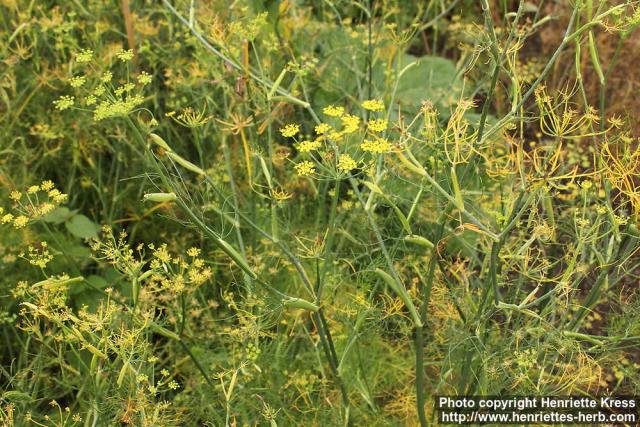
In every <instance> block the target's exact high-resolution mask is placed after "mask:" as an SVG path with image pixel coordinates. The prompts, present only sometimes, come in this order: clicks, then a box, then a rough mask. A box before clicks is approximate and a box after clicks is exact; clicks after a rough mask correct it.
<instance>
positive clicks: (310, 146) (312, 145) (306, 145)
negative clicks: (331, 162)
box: [298, 139, 322, 153]
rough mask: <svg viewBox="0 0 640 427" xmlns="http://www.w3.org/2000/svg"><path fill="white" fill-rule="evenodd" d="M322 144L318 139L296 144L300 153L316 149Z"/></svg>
mask: <svg viewBox="0 0 640 427" xmlns="http://www.w3.org/2000/svg"><path fill="white" fill-rule="evenodd" d="M321 146H322V143H321V142H320V141H319V140H317V139H316V140H314V141H302V142H301V143H299V144H298V151H300V152H301V153H308V152H310V151H314V150H317V149H318V148H320V147H321Z"/></svg>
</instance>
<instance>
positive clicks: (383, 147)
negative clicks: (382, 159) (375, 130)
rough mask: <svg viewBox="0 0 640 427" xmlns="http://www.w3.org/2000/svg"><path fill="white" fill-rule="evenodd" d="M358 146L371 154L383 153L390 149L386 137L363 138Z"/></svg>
mask: <svg viewBox="0 0 640 427" xmlns="http://www.w3.org/2000/svg"><path fill="white" fill-rule="evenodd" d="M360 148H361V149H362V150H363V151H367V152H369V153H373V154H384V153H388V152H389V151H391V144H390V143H389V141H388V140H387V139H386V138H377V139H375V140H371V139H365V140H364V142H363V143H362V144H360Z"/></svg>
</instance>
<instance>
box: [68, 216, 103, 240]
mask: <svg viewBox="0 0 640 427" xmlns="http://www.w3.org/2000/svg"><path fill="white" fill-rule="evenodd" d="M65 225H66V227H67V230H69V233H71V234H73V235H74V236H76V237H79V238H81V239H91V238H93V237H97V236H98V232H99V231H100V227H99V226H98V224H96V223H95V222H93V221H91V220H90V219H89V218H87V217H86V216H84V215H82V214H77V215H74V216H73V217H71V219H70V220H68V221H67V222H66V223H65Z"/></svg>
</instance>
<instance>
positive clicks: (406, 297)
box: [375, 268, 423, 328]
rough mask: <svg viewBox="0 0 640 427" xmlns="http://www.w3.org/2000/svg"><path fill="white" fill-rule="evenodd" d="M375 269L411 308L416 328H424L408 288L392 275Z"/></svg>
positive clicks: (410, 312)
mask: <svg viewBox="0 0 640 427" xmlns="http://www.w3.org/2000/svg"><path fill="white" fill-rule="evenodd" d="M375 271H376V274H377V275H378V276H380V278H381V279H382V280H384V281H385V282H386V284H387V285H388V286H389V287H390V288H391V289H392V290H393V292H395V293H396V295H398V297H400V299H401V300H402V302H404V305H405V306H406V307H407V310H409V314H411V318H412V319H413V324H414V326H415V327H416V328H422V326H423V325H422V321H421V320H420V315H419V314H418V310H416V306H415V305H413V302H412V301H411V297H410V296H409V294H408V293H407V290H406V289H405V287H404V286H402V284H400V283H398V282H396V281H395V280H394V279H393V277H391V276H390V275H389V274H388V273H386V272H385V271H382V270H380V269H379V268H376V270H375Z"/></svg>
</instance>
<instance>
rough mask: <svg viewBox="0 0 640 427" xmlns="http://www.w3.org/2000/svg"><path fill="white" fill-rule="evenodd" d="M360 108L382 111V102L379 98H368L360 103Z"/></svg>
mask: <svg viewBox="0 0 640 427" xmlns="http://www.w3.org/2000/svg"><path fill="white" fill-rule="evenodd" d="M362 108H364V109H365V110H369V111H382V110H384V104H383V103H382V101H380V100H379V99H369V100H367V101H364V102H363V103H362Z"/></svg>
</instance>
